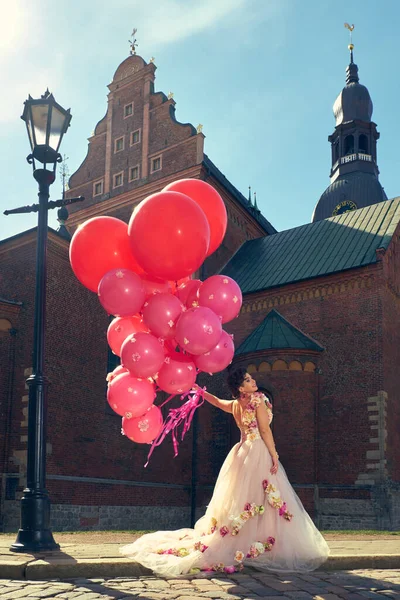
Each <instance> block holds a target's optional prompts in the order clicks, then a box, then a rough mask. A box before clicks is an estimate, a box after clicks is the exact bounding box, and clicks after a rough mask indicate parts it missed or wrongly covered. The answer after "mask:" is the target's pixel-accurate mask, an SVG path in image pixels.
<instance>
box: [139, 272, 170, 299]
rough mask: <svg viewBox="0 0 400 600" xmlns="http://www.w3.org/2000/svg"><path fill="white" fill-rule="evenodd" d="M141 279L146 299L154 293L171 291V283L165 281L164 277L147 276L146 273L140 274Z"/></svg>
mask: <svg viewBox="0 0 400 600" xmlns="http://www.w3.org/2000/svg"><path fill="white" fill-rule="evenodd" d="M142 281H143V285H144V291H145V294H146V300H148V299H149V298H151V296H154V294H161V293H164V294H168V293H170V292H172V285H171V282H170V281H165V280H164V279H154V278H151V277H148V276H147V275H144V276H142Z"/></svg>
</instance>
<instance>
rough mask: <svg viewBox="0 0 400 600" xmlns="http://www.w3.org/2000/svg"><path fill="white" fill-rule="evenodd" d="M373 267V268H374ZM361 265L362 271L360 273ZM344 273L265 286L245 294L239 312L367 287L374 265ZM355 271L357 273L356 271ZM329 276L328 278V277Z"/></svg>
mask: <svg viewBox="0 0 400 600" xmlns="http://www.w3.org/2000/svg"><path fill="white" fill-rule="evenodd" d="M374 267H375V268H374ZM361 269H362V270H363V273H361V272H360V271H361ZM361 269H360V268H357V269H354V270H352V271H351V274H350V273H349V272H346V273H345V274H344V273H332V274H328V275H324V276H323V277H321V278H320V281H317V280H315V279H314V280H312V283H310V281H311V280H308V281H307V282H299V283H297V284H296V283H290V284H288V285H286V286H282V287H281V288H279V287H277V288H273V289H267V290H264V291H260V292H257V293H255V294H248V295H246V296H245V298H244V301H243V305H242V309H241V314H245V313H248V312H259V311H264V310H266V309H271V308H275V307H277V306H282V305H284V304H294V303H297V302H303V301H304V300H312V299H315V298H320V299H322V298H324V297H328V296H331V295H335V294H342V293H347V292H348V291H351V290H355V289H366V288H367V289H370V288H371V287H372V285H373V283H374V282H375V277H374V271H375V269H376V266H375V265H368V266H367V267H361ZM356 271H358V273H357V274H356ZM328 277H329V279H330V281H329V282H328V281H327V278H328Z"/></svg>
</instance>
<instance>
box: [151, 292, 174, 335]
mask: <svg viewBox="0 0 400 600" xmlns="http://www.w3.org/2000/svg"><path fill="white" fill-rule="evenodd" d="M182 310H183V306H182V304H181V301H180V300H179V298H177V297H176V296H173V295H172V294H155V295H154V296H152V297H151V298H149V300H148V301H147V302H145V303H144V306H143V321H144V322H145V323H146V325H147V326H148V327H149V329H150V331H151V332H152V333H153V334H154V335H155V336H157V337H161V338H164V339H165V338H173V337H174V336H175V323H176V321H177V319H178V317H179V316H180V315H181V313H182Z"/></svg>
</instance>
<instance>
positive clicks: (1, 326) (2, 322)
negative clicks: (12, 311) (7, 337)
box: [0, 319, 12, 332]
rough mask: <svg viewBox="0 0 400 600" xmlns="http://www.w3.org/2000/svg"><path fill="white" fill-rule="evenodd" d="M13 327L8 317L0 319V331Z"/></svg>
mask: <svg viewBox="0 0 400 600" xmlns="http://www.w3.org/2000/svg"><path fill="white" fill-rule="evenodd" d="M10 329H12V324H11V323H10V321H9V320H8V319H0V332H2V331H10Z"/></svg>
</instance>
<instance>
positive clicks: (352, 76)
mask: <svg viewBox="0 0 400 600" xmlns="http://www.w3.org/2000/svg"><path fill="white" fill-rule="evenodd" d="M344 26H345V27H346V29H348V30H349V32H350V44H349V45H348V49H349V50H350V64H349V66H348V67H347V69H346V84H347V85H348V84H349V83H358V82H359V77H358V67H357V65H356V64H355V63H354V57H353V50H354V44H353V30H354V24H353V25H349V23H345V24H344Z"/></svg>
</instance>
